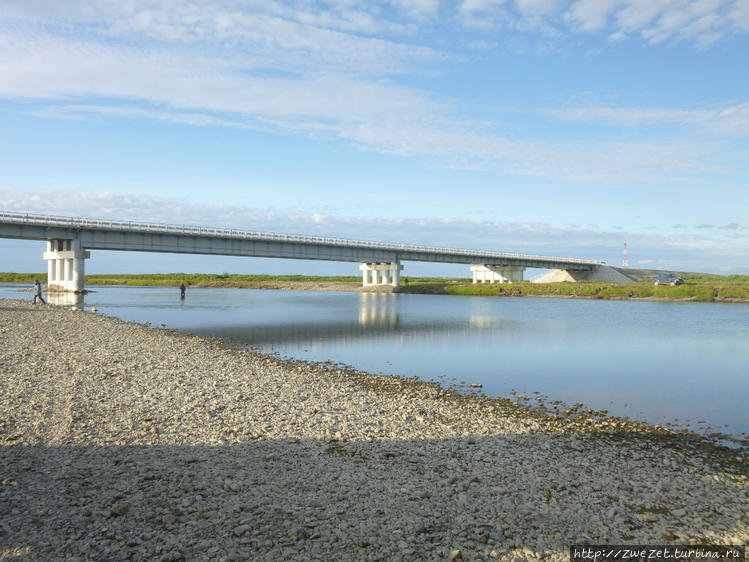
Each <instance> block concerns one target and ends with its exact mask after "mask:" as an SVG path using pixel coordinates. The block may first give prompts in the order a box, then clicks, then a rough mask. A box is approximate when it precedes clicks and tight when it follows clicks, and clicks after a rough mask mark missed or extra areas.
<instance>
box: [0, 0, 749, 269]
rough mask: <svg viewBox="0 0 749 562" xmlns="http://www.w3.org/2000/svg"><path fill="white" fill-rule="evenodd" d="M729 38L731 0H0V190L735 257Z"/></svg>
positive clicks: (747, 34)
mask: <svg viewBox="0 0 749 562" xmlns="http://www.w3.org/2000/svg"><path fill="white" fill-rule="evenodd" d="M203 4H205V5H203ZM746 53H749V0H662V1H656V0H464V1H462V2H460V1H459V2H450V3H448V2H441V1H439V0H390V1H387V2H360V1H357V0H344V1H340V2H313V1H301V2H294V3H288V2H274V1H263V2H255V1H249V0H248V1H242V2H238V1H228V0H220V1H214V2H210V3H193V2H188V1H182V0H172V1H170V2H159V1H146V0H142V1H137V0H136V1H133V2H120V1H111V2H110V1H106V0H97V1H83V0H55V1H43V0H36V1H35V0H19V1H16V0H3V3H2V10H1V11H0V126H2V132H3V134H2V135H0V209H2V210H6V211H17V212H34V213H44V214H57V215H68V216H84V217H92V218H118V219H129V220H144V221H152V222H165V223H173V224H201V225H207V226H231V227H235V228H246V229H252V230H272V231H277V232H291V233H302V234H323V235H332V236H339V237H344V238H359V239H369V240H383V241H395V242H408V243H418V244H430V245H439V246H452V247H462V248H478V249H487V250H500V251H517V252H526V253H535V254H545V255H563V256H570V257H583V258H593V259H603V260H605V261H606V262H608V263H610V264H614V265H619V264H620V263H621V256H622V245H623V243H624V241H627V243H628V246H629V261H630V266H633V267H653V268H666V269H678V270H692V271H711V272H724V273H749V180H748V178H749V142H748V140H749V68H748V67H749V63H748V62H747V61H748V60H749V57H747V55H746ZM0 252H1V253H2V255H3V263H2V265H0V270H6V271H12V270H24V271H42V270H44V263H43V262H42V261H41V256H40V253H41V245H40V243H39V242H19V241H5V240H0ZM407 267H408V268H409V270H410V271H411V272H412V274H418V273H425V274H433V273H435V274H436V273H439V272H445V274H462V273H463V272H462V270H460V271H456V270H455V269H454V268H452V269H449V268H439V267H437V266H426V265H418V264H414V265H413V266H411V265H408V266H407ZM356 269H357V268H356V267H352V265H351V264H310V263H305V262H280V261H268V260H246V259H243V260H239V259H233V258H232V259H230V258H205V257H197V256H148V255H143V254H112V253H110V254H106V253H101V252H98V253H96V254H95V255H94V257H93V258H92V259H91V260H90V262H89V263H88V264H87V270H88V271H89V272H105V271H106V272H115V271H176V270H180V271H237V272H248V273H249V272H292V271H293V272H299V273H303V272H309V273H352V274H355V273H356ZM465 269H466V271H465V272H464V273H465V274H466V275H468V274H469V272H468V270H467V268H465Z"/></svg>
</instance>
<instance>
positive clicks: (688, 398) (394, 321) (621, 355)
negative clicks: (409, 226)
mask: <svg viewBox="0 0 749 562" xmlns="http://www.w3.org/2000/svg"><path fill="white" fill-rule="evenodd" d="M91 289H92V292H90V293H89V294H87V295H86V296H85V301H84V303H83V306H84V307H85V308H86V309H91V308H92V307H96V309H97V311H98V312H99V313H102V314H107V315H111V316H116V317H118V318H121V319H123V320H127V321H133V322H140V323H146V322H148V323H150V324H151V325H153V326H156V327H168V328H171V329H175V330H179V331H184V332H189V333H194V334H198V335H205V336H213V337H218V338H222V339H226V340H230V341H232V342H234V343H236V344H239V345H244V346H248V347H251V348H256V349H260V350H262V351H265V352H271V353H277V354H279V355H281V356H283V357H293V358H298V359H305V360H309V361H332V362H334V363H344V364H346V365H350V366H353V367H355V368H357V369H361V370H364V371H368V372H370V373H377V374H397V375H401V376H405V377H419V378H421V379H424V380H437V381H440V382H442V383H443V384H444V385H445V386H450V385H454V384H457V385H459V384H460V383H461V382H465V383H467V384H470V383H477V384H481V385H482V391H483V392H484V393H485V394H488V395H490V396H512V393H513V392H515V393H516V394H522V395H526V396H530V397H531V398H532V399H534V400H533V401H534V402H535V396H536V395H535V394H534V393H539V395H541V396H543V397H544V398H545V399H546V400H547V401H552V400H560V401H562V402H564V403H566V404H575V403H578V402H582V403H583V404H584V405H585V407H588V408H593V409H597V410H601V409H606V410H608V412H609V413H610V414H614V415H619V416H628V417H630V418H633V419H638V420H644V421H648V422H650V423H654V424H661V425H667V424H672V425H673V426H674V427H678V428H685V427H686V428H688V429H691V430H694V431H697V432H699V433H702V434H709V433H711V432H721V433H728V434H732V435H739V434H741V433H749V408H747V407H746V401H747V398H749V306H748V305H746V304H725V303H689V302H639V301H638V302H633V301H605V300H576V299H553V298H529V297H524V298H499V297H459V296H437V295H404V294H372V293H336V292H315V291H280V290H278V291H276V290H242V289H192V288H191V289H188V292H187V298H186V299H184V300H181V299H180V297H179V290H177V289H174V288H154V287H104V286H94V287H92V288H91ZM0 298H27V299H30V298H31V293H30V292H29V286H27V285H26V286H18V285H12V284H0ZM53 298H54V297H53ZM466 391H470V390H468V389H466Z"/></svg>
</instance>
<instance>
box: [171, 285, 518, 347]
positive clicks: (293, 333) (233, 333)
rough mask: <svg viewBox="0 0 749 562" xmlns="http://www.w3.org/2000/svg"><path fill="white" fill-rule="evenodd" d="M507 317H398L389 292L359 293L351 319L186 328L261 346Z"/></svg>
mask: <svg viewBox="0 0 749 562" xmlns="http://www.w3.org/2000/svg"><path fill="white" fill-rule="evenodd" d="M515 326H516V323H515V322H514V321H511V320H503V319H498V318H491V317H487V316H471V317H469V318H468V319H455V320H452V321H451V320H446V319H445V318H439V319H438V320H435V321H428V320H421V321H416V322H409V321H407V320H405V321H404V320H402V319H401V315H400V314H399V313H398V303H397V298H393V296H392V295H382V294H376V293H375V294H372V293H362V294H361V300H360V304H359V310H358V317H357V318H356V319H352V320H351V321H345V320H344V321H332V322H323V321H321V322H305V323H297V324H293V325H280V326H274V325H261V326H258V325H244V326H241V325H235V326H221V327H197V328H186V331H189V332H190V333H194V334H197V335H204V336H210V337H217V338H220V339H225V340H231V341H234V342H238V343H242V344H247V345H253V346H264V345H268V344H284V345H286V344H305V343H309V344H312V343H322V342H328V343H329V342H336V343H347V342H352V343H353V342H361V341H378V340H386V339H391V338H393V337H394V336H395V337H398V336H400V335H402V336H405V335H406V334H409V335H411V334H419V335H424V336H445V335H451V334H453V335H458V334H466V333H477V332H482V331H496V330H514V329H515Z"/></svg>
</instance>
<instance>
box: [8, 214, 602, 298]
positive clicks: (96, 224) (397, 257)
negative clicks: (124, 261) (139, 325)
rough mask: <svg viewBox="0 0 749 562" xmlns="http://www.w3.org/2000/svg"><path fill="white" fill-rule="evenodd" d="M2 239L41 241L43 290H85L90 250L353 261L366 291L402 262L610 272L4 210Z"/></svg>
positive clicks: (497, 273)
mask: <svg viewBox="0 0 749 562" xmlns="http://www.w3.org/2000/svg"><path fill="white" fill-rule="evenodd" d="M0 238H17V239H26V240H46V241H47V251H46V252H44V254H43V256H42V257H43V259H45V260H47V273H48V276H47V285H48V287H49V288H51V289H52V290H60V291H71V292H82V291H83V290H84V276H85V260H86V259H88V258H90V257H91V250H119V251H136V252H167V253H177V254H209V255H226V256H251V257H264V258H288V259H305V260H328V261H342V262H354V263H359V264H360V266H359V269H360V271H361V272H362V284H363V285H364V286H369V285H393V286H398V285H399V284H400V274H401V271H402V270H403V266H402V265H401V261H423V262H441V263H461V264H469V265H472V267H471V270H472V272H473V282H474V283H479V282H480V283H487V282H499V283H507V282H510V283H511V282H513V281H522V280H523V272H524V271H525V269H526V268H528V267H531V268H541V269H559V270H565V271H568V272H575V273H576V274H577V275H578V277H577V278H579V277H580V276H581V275H582V276H584V277H586V278H598V277H602V278H603V277H606V276H609V275H611V272H610V271H609V270H611V271H614V270H613V268H610V267H607V266H604V265H603V262H602V261H598V260H584V259H578V258H561V257H549V256H536V255H528V254H516V253H505V252H490V251H480V250H462V249H455V248H439V247H432V246H418V245H412V244H393V243H387V242H371V241H363V240H347V239H343V238H327V237H319V236H302V235H293V234H278V233H273V232H253V231H245V230H234V229H224V228H207V227H199V226H177V225H168V224H150V223H145V222H136V221H111V220H98V219H85V218H71V217H57V216H49V215H35V214H23V213H11V212H2V211H0Z"/></svg>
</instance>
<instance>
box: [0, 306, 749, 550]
mask: <svg viewBox="0 0 749 562" xmlns="http://www.w3.org/2000/svg"><path fill="white" fill-rule="evenodd" d="M0 480H1V485H0V559H4V558H8V559H11V560H274V561H275V560H446V559H457V560H482V559H502V560H510V559H518V560H537V559H551V560H567V559H568V551H567V548H568V546H569V545H570V544H573V543H593V544H595V543H608V544H621V543H627V544H659V543H673V544H687V543H705V542H707V543H717V544H747V541H749V479H748V478H747V458H746V455H745V454H740V453H738V452H731V451H727V450H723V449H718V448H716V447H712V446H709V445H707V444H704V443H703V444H700V443H699V441H697V440H694V439H684V438H680V437H678V436H675V435H673V434H667V433H664V432H658V431H656V430H654V429H653V428H648V427H646V426H644V425H643V424H634V423H633V424H627V423H624V422H622V421H621V420H615V419H612V418H600V417H585V416H583V415H576V416H574V417H570V418H568V419H567V420H565V421H564V422H553V423H552V422H547V421H546V420H544V419H543V417H541V416H540V415H539V414H537V413H532V412H528V411H526V410H523V409H520V408H517V407H511V406H510V405H509V404H508V403H507V401H502V400H495V401H492V400H488V399H486V398H482V397H475V396H460V395H457V394H455V393H452V392H448V391H445V390H443V389H441V388H439V387H437V386H436V385H433V384H427V383H420V382H416V381H411V380H405V379H399V378H396V377H375V376H371V375H366V374H364V373H359V372H355V371H349V370H345V369H339V368H337V367H333V366H325V365H314V364H309V363H304V362H294V361H283V360H280V359H277V358H274V357H269V356H265V355H260V354H252V353H247V352H244V351H236V350H231V349H228V348H227V347H225V346H224V345H222V344H220V343H218V342H214V341H211V340H206V339H202V338H198V337H194V336H187V335H182V334H178V333H174V332H171V331H165V330H159V329H154V328H149V327H145V326H141V325H138V324H129V323H125V322H122V321H119V320H117V319H113V318H107V317H102V316H96V315H94V314H91V313H88V312H80V311H78V312H76V311H72V310H68V309H62V308H56V307H52V306H41V305H38V306H33V305H31V304H30V303H28V302H20V301H8V300H0Z"/></svg>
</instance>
